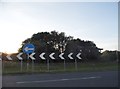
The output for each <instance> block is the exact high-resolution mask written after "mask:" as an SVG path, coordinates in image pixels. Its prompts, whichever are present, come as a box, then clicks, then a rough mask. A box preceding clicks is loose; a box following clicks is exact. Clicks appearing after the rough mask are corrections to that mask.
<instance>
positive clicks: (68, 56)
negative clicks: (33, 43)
mask: <svg viewBox="0 0 120 89" xmlns="http://www.w3.org/2000/svg"><path fill="white" fill-rule="evenodd" d="M23 54H24V53H22V52H21V53H18V54H17V55H16V58H17V59H19V60H23V58H22V55H23ZM73 54H74V53H69V54H67V58H69V59H74V57H73ZM34 55H35V53H31V54H30V55H27V56H28V58H30V59H32V60H35V59H36V58H35V57H34ZM45 55H46V53H45V52H43V53H40V54H39V58H40V59H42V60H46V59H47V58H46V56H45ZM64 55H65V53H60V54H59V55H57V58H60V59H62V60H65V57H64ZM48 57H49V58H50V59H52V60H55V59H56V58H55V57H56V56H55V53H54V52H53V53H50V54H49V55H48ZM75 57H76V58H78V59H82V58H81V53H78V54H76V55H75ZM6 58H7V59H8V60H13V59H12V57H11V54H8V55H7V56H6Z"/></svg>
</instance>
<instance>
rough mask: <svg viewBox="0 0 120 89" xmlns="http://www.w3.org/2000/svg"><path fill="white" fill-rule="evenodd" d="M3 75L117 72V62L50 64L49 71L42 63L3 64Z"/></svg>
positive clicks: (8, 62) (9, 62)
mask: <svg viewBox="0 0 120 89" xmlns="http://www.w3.org/2000/svg"><path fill="white" fill-rule="evenodd" d="M2 69H3V70H2V73H3V75H6V74H31V73H48V72H49V73H57V72H59V73H61V72H62V73H63V72H77V71H78V72H90V71H91V72H92V71H109V70H118V63H117V62H88V63H82V62H78V63H77V67H76V66H75V63H66V65H65V66H64V63H50V64H49V69H48V66H47V64H42V63H34V65H33V64H32V63H29V65H28V64H27V63H26V62H24V63H23V64H22V68H21V64H20V62H11V61H6V62H3V66H2Z"/></svg>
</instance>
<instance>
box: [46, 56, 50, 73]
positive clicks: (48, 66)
mask: <svg viewBox="0 0 120 89" xmlns="http://www.w3.org/2000/svg"><path fill="white" fill-rule="evenodd" d="M47 70H48V72H49V71H50V64H49V58H48V59H47Z"/></svg>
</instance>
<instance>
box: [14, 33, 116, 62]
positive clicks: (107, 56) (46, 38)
mask: <svg viewBox="0 0 120 89" xmlns="http://www.w3.org/2000/svg"><path fill="white" fill-rule="evenodd" d="M27 43H32V44H33V45H34V46H35V53H36V55H37V54H39V53H42V52H45V53H47V54H50V53H52V52H54V53H55V54H60V53H62V52H64V53H65V55H64V57H65V58H66V60H68V61H71V60H69V58H67V57H66V56H67V54H68V53H71V52H72V53H74V54H77V53H78V52H80V53H81V58H82V60H80V61H100V60H116V59H117V58H116V51H110V52H109V51H105V52H103V53H102V52H101V50H103V49H101V48H99V47H97V46H96V44H95V43H94V42H92V41H84V40H81V39H79V38H77V39H74V37H72V36H66V34H65V33H64V32H61V33H59V32H57V31H51V32H38V33H36V34H33V35H32V37H31V38H27V39H25V40H24V41H23V42H22V46H21V47H20V48H19V50H18V52H22V49H23V47H24V45H25V44H27ZM14 55H15V54H14ZM55 56H56V55H55ZM73 56H74V55H73ZM24 60H26V57H25V56H24ZM40 60H41V59H40V58H39V56H36V61H40ZM56 61H57V62H60V61H61V60H60V59H59V58H58V59H57V60H56Z"/></svg>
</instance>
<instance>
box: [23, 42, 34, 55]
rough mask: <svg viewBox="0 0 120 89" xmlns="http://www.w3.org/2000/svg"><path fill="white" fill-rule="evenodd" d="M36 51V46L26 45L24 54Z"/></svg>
mask: <svg viewBox="0 0 120 89" xmlns="http://www.w3.org/2000/svg"><path fill="white" fill-rule="evenodd" d="M34 51H35V46H34V45H33V44H26V45H24V47H23V52H24V53H26V54H29V53H33V52H34Z"/></svg>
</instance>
